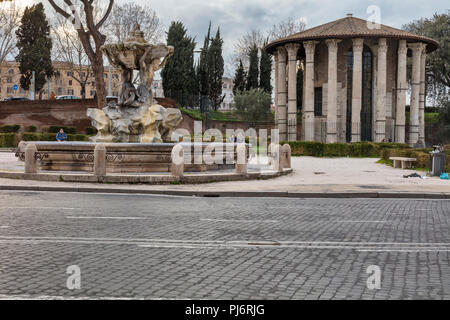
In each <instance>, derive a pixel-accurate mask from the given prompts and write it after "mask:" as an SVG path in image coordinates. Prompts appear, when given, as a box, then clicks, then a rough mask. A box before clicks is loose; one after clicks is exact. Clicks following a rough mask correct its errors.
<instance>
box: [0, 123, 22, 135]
mask: <svg viewBox="0 0 450 320" xmlns="http://www.w3.org/2000/svg"><path fill="white" fill-rule="evenodd" d="M19 130H20V125H18V124H15V125H4V126H1V127H0V132H3V133H17V132H19Z"/></svg>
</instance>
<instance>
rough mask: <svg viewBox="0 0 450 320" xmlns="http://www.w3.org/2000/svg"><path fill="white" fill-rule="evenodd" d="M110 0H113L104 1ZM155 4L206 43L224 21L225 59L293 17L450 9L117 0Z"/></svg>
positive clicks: (348, 1) (348, 0) (358, 0)
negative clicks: (253, 36) (251, 35)
mask: <svg viewBox="0 0 450 320" xmlns="http://www.w3.org/2000/svg"><path fill="white" fill-rule="evenodd" d="M102 1H107V0H102ZM131 1H134V2H135V3H139V4H142V5H149V6H150V7H151V8H152V9H154V10H155V11H156V14H157V15H158V16H159V17H160V19H161V21H162V22H163V24H164V26H165V29H166V30H167V28H168V27H169V26H170V23H171V21H182V22H183V23H184V25H185V26H186V28H187V29H188V32H189V34H190V35H192V36H194V37H195V38H196V40H197V45H198V47H200V46H201V45H202V43H203V38H204V36H205V33H206V31H207V28H208V24H209V21H212V24H213V32H215V30H216V28H217V27H218V26H220V31H221V35H222V37H223V39H224V57H225V59H226V58H227V57H228V56H230V55H231V54H232V53H233V50H234V46H235V43H236V42H237V40H238V39H239V38H240V37H241V36H242V35H244V34H245V33H246V32H248V31H249V30H251V29H261V30H268V29H269V28H270V27H271V26H272V25H273V24H276V23H279V22H281V21H283V20H286V19H287V18H290V17H291V18H294V19H305V20H306V22H307V28H311V27H314V26H317V25H320V24H323V23H326V22H329V21H333V20H336V19H339V18H343V17H345V15H346V14H347V13H353V15H354V16H356V17H360V18H363V19H367V18H368V17H369V14H367V12H366V10H367V7H368V6H370V5H378V6H379V7H380V12H381V23H383V24H387V25H389V26H392V27H395V28H401V27H402V25H404V24H406V23H408V22H410V21H412V20H415V19H419V18H421V17H431V16H432V15H433V14H434V13H435V12H444V11H445V10H448V9H449V4H448V0H428V1H423V0H409V1H392V0H381V1H380V0H378V1H376V0H369V1H367V0H340V1H336V0H155V1H149V0H116V2H117V3H120V4H121V3H126V2H131Z"/></svg>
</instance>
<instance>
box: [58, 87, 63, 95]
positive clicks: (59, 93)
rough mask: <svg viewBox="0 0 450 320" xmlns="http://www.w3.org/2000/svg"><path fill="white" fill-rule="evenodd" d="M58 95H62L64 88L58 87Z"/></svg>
mask: <svg viewBox="0 0 450 320" xmlns="http://www.w3.org/2000/svg"><path fill="white" fill-rule="evenodd" d="M58 95H59V96H60V95H62V88H58Z"/></svg>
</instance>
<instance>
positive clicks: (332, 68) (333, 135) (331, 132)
mask: <svg viewBox="0 0 450 320" xmlns="http://www.w3.org/2000/svg"><path fill="white" fill-rule="evenodd" d="M339 42H340V40H337V39H328V40H326V41H325V43H326V44H327V46H328V94H327V101H328V107H327V140H326V141H327V143H334V142H337V52H338V43H339Z"/></svg>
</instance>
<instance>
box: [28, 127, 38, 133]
mask: <svg viewBox="0 0 450 320" xmlns="http://www.w3.org/2000/svg"><path fill="white" fill-rule="evenodd" d="M36 131H37V128H36V127H35V126H29V127H27V132H36Z"/></svg>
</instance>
